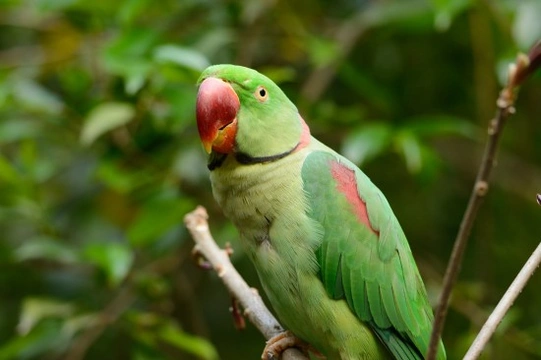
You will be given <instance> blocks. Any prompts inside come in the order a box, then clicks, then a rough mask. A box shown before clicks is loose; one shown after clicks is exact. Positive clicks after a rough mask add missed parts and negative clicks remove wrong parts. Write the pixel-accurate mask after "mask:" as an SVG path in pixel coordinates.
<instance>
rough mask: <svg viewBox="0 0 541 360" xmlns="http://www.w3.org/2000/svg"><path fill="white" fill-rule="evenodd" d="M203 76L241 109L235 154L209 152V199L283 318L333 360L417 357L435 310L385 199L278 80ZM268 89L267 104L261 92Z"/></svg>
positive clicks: (244, 74)
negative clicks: (308, 120)
mask: <svg viewBox="0 0 541 360" xmlns="http://www.w3.org/2000/svg"><path fill="white" fill-rule="evenodd" d="M208 77H215V78H218V79H222V80H224V81H226V82H227V83H229V84H230V85H231V86H232V87H233V89H234V90H235V92H236V94H237V95H238V98H239V100H240V104H241V105H240V110H239V112H238V114H237V121H238V131H237V135H236V137H235V147H234V150H233V151H232V152H231V153H228V154H214V155H212V156H211V159H212V160H211V161H212V164H211V165H212V166H211V168H213V171H212V172H211V181H212V186H213V192H214V195H215V198H216V200H217V201H218V203H219V204H220V206H221V207H222V209H223V211H224V213H225V215H226V216H227V217H229V218H230V219H231V221H232V222H233V223H234V224H235V226H236V227H237V228H238V230H239V233H240V237H241V240H242V242H243V244H244V246H245V249H246V251H247V253H248V254H249V256H250V258H251V260H252V261H253V263H254V265H255V268H256V270H257V272H258V275H259V277H260V279H261V283H262V285H263V287H264V290H265V292H266V293H267V295H268V297H269V300H270V302H271V304H272V306H273V308H274V310H275V312H276V314H277V316H278V318H279V319H280V321H281V322H282V323H283V324H284V326H286V327H287V328H288V329H289V330H291V331H292V332H293V333H294V334H295V335H297V336H298V337H300V338H302V339H303V340H305V341H307V342H309V343H310V344H312V345H313V346H314V347H316V348H317V349H318V350H319V351H320V352H322V353H323V354H325V355H326V356H327V358H328V359H331V360H332V359H387V358H395V359H422V358H423V356H424V354H425V353H426V350H427V346H428V341H429V337H430V331H431V323H432V310H431V308H430V306H429V304H428V301H427V296H426V291H425V289H424V285H423V282H422V280H421V277H420V276H419V273H418V270H417V267H416V266H415V262H414V259H413V257H412V255H411V251H410V249H409V246H408V243H407V240H406V237H405V235H404V233H403V231H402V229H401V228H400V225H399V223H398V221H397V219H396V217H395V216H394V214H393V212H392V210H391V208H390V206H389V204H388V202H387V200H386V199H385V197H384V196H383V194H382V193H381V192H380V191H379V189H378V188H377V187H376V186H375V185H374V184H373V183H372V182H371V181H370V180H369V178H368V177H367V176H366V175H365V174H364V173H362V172H361V171H360V170H359V169H358V168H357V167H356V166H355V165H354V164H352V163H351V162H349V161H348V160H347V159H345V158H344V157H342V156H341V155H339V154H337V153H336V152H334V151H333V150H332V149H330V148H328V147H326V146H325V145H323V144H321V143H320V142H318V141H317V140H316V139H314V138H313V137H311V136H310V135H309V130H308V128H307V127H305V125H304V122H303V120H302V119H301V117H300V115H299V114H298V111H297V109H296V107H295V106H294V105H293V104H292V103H291V102H290V101H289V100H288V99H287V97H286V96H285V95H284V93H283V92H282V91H281V90H280V89H279V88H278V87H277V86H276V85H275V84H274V83H273V82H272V81H271V80H269V79H268V78H266V77H265V76H263V75H261V74H259V73H257V72H256V71H254V70H251V69H246V68H242V67H237V66H232V65H219V66H214V67H211V68H209V69H207V70H206V71H205V72H204V73H203V75H202V77H201V80H204V79H206V78H208ZM261 86H263V87H264V88H265V90H266V91H267V92H268V99H266V100H265V101H258V100H257V95H254V94H255V91H257V90H258V89H259V88H260V87H261ZM254 97H255V98H254ZM259 100H261V99H259ZM217 159H218V160H217ZM438 359H445V350H444V348H443V344H440V352H439V355H438Z"/></svg>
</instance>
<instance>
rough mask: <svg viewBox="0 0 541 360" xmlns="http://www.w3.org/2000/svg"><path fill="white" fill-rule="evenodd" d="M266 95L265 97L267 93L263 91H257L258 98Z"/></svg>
mask: <svg viewBox="0 0 541 360" xmlns="http://www.w3.org/2000/svg"><path fill="white" fill-rule="evenodd" d="M266 95H267V92H266V91H265V89H259V96H261V97H265V96H266Z"/></svg>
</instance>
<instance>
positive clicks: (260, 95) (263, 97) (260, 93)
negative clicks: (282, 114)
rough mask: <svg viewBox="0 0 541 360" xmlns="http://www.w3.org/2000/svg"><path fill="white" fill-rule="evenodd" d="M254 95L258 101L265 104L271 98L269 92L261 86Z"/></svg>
mask: <svg viewBox="0 0 541 360" xmlns="http://www.w3.org/2000/svg"><path fill="white" fill-rule="evenodd" d="M254 95H255V97H256V99H257V100H259V101H260V102H265V101H267V99H268V98H269V92H268V91H267V89H265V87H263V86H259V87H258V88H257V89H256V91H255V93H254Z"/></svg>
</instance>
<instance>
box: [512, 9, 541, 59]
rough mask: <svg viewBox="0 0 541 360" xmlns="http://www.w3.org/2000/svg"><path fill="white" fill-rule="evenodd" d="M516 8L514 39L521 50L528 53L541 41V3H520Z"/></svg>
mask: <svg viewBox="0 0 541 360" xmlns="http://www.w3.org/2000/svg"><path fill="white" fill-rule="evenodd" d="M516 6H517V13H516V16H515V20H514V22H513V37H514V39H515V41H516V43H517V45H518V46H519V48H520V49H521V50H523V51H526V50H528V49H529V48H530V47H531V46H532V45H533V44H535V43H536V42H537V41H538V40H539V39H541V21H539V15H540V14H541V1H539V0H529V1H520V2H518V3H517V5H516Z"/></svg>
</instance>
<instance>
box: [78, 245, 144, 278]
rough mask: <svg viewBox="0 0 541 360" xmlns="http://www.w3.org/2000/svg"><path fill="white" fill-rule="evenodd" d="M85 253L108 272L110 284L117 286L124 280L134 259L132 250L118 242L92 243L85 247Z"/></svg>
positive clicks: (91, 260) (92, 261)
mask: <svg viewBox="0 0 541 360" xmlns="http://www.w3.org/2000/svg"><path fill="white" fill-rule="evenodd" d="M84 255H85V258H86V259H88V260H89V261H90V262H91V263H93V264H94V265H96V266H97V267H98V268H100V269H101V270H102V271H103V272H104V273H105V274H106V276H107V280H108V283H109V285H110V286H116V285H118V284H120V282H122V280H124V278H125V277H126V275H127V274H128V272H129V271H130V268H131V265H132V263H133V259H134V254H133V252H132V250H131V249H130V248H129V247H128V246H127V245H125V244H122V243H117V242H114V243H91V244H89V245H88V246H87V247H86V248H85V250H84Z"/></svg>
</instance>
